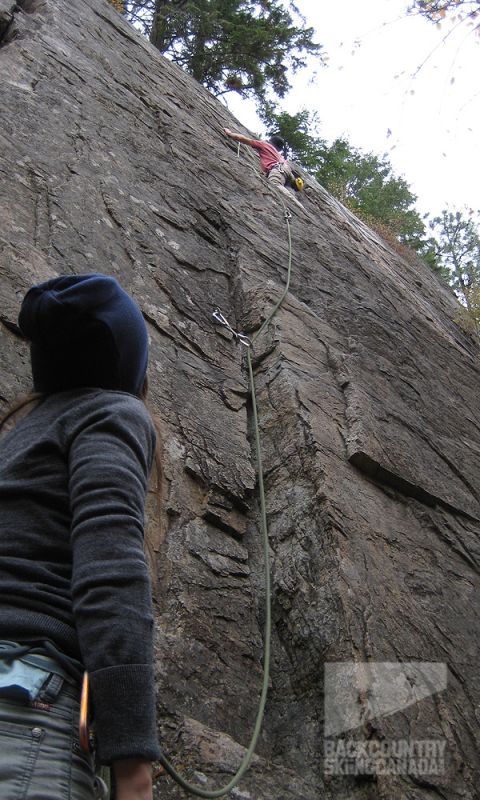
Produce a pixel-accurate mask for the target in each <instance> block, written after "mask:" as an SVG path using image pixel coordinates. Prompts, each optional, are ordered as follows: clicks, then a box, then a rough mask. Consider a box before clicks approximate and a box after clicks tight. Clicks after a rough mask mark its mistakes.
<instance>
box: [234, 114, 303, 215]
mask: <svg viewBox="0 0 480 800" xmlns="http://www.w3.org/2000/svg"><path fill="white" fill-rule="evenodd" d="M223 130H224V133H225V135H226V136H228V137H229V138H230V139H234V140H235V141H236V142H241V143H242V144H247V145H248V146H249V147H253V149H254V150H256V151H257V152H258V155H259V156H260V167H261V169H262V172H263V173H264V174H265V175H266V176H267V180H268V182H269V183H270V184H271V185H272V186H274V187H275V188H276V189H279V190H280V191H281V192H282V193H283V194H286V195H288V198H289V200H293V201H294V202H295V203H296V204H297V205H298V206H300V208H302V209H303V206H302V204H301V203H299V202H298V200H297V198H296V197H295V196H294V195H293V194H292V192H289V191H288V189H287V188H286V185H285V184H287V183H290V184H291V183H293V182H294V180H295V178H294V175H293V172H292V168H291V167H290V164H289V163H288V161H287V160H286V159H285V158H284V157H283V155H282V151H283V148H284V146H285V142H284V140H283V139H282V137H281V136H278V135H277V134H274V135H273V136H271V137H270V140H269V141H268V142H264V141H263V140H262V139H250V138H249V137H248V136H244V135H243V134H242V133H235V131H231V130H230V128H224V129H223Z"/></svg>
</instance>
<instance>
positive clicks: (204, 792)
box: [160, 200, 292, 798]
mask: <svg viewBox="0 0 480 800" xmlns="http://www.w3.org/2000/svg"><path fill="white" fill-rule="evenodd" d="M281 203H282V205H283V210H284V217H285V221H286V223H287V233H288V269H287V281H286V284H285V288H284V291H283V293H282V295H281V297H280V299H279V301H278V302H277V303H276V304H275V306H274V308H273V310H272V311H271V312H270V314H269V315H268V316H267V318H266V319H265V320H264V322H263V323H262V325H261V326H260V328H259V329H258V331H257V332H256V334H255V336H254V337H253V339H252V343H253V342H255V341H256V339H257V338H258V336H260V334H261V333H262V331H263V330H265V328H266V327H267V325H268V324H269V322H270V321H271V320H272V319H273V317H274V316H275V314H276V313H277V311H278V309H279V308H280V306H281V305H282V303H283V301H284V300H285V297H286V296H287V293H288V289H289V286H290V276H291V272H292V235H291V230H290V212H289V211H288V209H287V208H286V207H285V204H284V203H283V200H282V201H281ZM245 338H246V337H244V339H245ZM247 367H248V377H249V383H250V394H251V398H252V414H253V429H254V432H255V451H256V456H257V475H258V487H259V495H260V529H261V533H262V542H263V558H264V587H265V627H264V653H263V682H262V691H261V694H260V702H259V706H258V711H257V716H256V719H255V727H254V729H253V733H252V738H251V739H250V744H249V746H248V748H247V752H246V753H245V755H244V757H243V759H242V762H241V764H240V766H239V768H238V770H237V772H236V773H235V775H234V776H233V778H232V779H231V780H230V781H229V782H228V783H227V784H226V785H225V786H223V787H221V788H220V789H202V788H200V787H199V786H195V785H194V784H192V783H190V782H189V781H187V780H185V778H183V777H182V775H180V774H179V773H178V772H177V771H176V769H175V767H174V766H173V764H171V763H170V761H169V760H168V758H167V757H166V756H164V755H162V756H161V758H160V763H161V764H162V766H163V767H164V769H165V772H167V773H168V775H170V777H171V778H173V779H174V780H175V781H176V782H177V783H178V784H179V785H180V786H181V787H182V788H183V789H185V790H186V791H187V792H190V794H193V795H196V796H197V797H206V798H214V797H223V796H224V795H226V794H227V793H228V792H230V791H231V790H232V789H233V788H234V787H235V786H236V785H237V784H238V782H239V781H240V779H241V778H242V776H243V775H244V774H245V772H246V771H247V769H248V767H249V765H250V762H251V760H252V757H253V754H254V752H255V747H256V745H257V741H258V736H259V734H260V730H261V727H262V722H263V714H264V711H265V703H266V701H267V691H268V683H269V679H270V652H271V641H270V640H271V631H272V597H271V585H270V554H269V544H268V526H267V510H266V503H265V486H264V480H263V464H262V448H261V442H260V426H259V424H258V413H257V398H256V393H255V380H254V375H253V365H252V357H251V347H248V346H247Z"/></svg>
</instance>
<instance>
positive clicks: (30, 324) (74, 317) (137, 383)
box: [18, 274, 148, 395]
mask: <svg viewBox="0 0 480 800" xmlns="http://www.w3.org/2000/svg"><path fill="white" fill-rule="evenodd" d="M18 324H19V327H20V330H21V331H22V333H23V334H24V335H25V336H26V338H27V339H29V340H30V354H31V360H32V373H33V383H34V388H35V390H36V391H38V392H61V391H64V390H66V389H73V388H80V387H99V388H102V389H118V390H121V391H124V392H130V394H135V395H139V394H140V392H141V389H142V386H143V382H144V379H145V374H146V370H147V361H148V336H147V329H146V325H145V322H144V319H143V317H142V313H141V311H140V309H139V308H138V306H137V305H136V303H134V301H133V300H132V298H131V297H130V296H129V295H128V294H127V292H125V291H124V289H122V287H121V286H120V285H119V283H117V281H116V280H115V278H112V277H110V276H108V275H100V274H93V275H64V276H61V277H59V278H53V279H52V280H49V281H46V283H41V284H40V285H39V286H34V287H33V288H32V289H30V290H29V291H28V292H27V294H26V295H25V298H24V300H23V303H22V307H21V310H20V315H19V318H18Z"/></svg>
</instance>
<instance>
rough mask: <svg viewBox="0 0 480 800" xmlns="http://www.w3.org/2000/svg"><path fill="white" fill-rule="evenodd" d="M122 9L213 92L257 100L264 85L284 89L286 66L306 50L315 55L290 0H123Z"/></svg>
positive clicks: (316, 48)
mask: <svg viewBox="0 0 480 800" xmlns="http://www.w3.org/2000/svg"><path fill="white" fill-rule="evenodd" d="M126 11H127V17H129V18H130V20H131V21H133V22H135V23H137V24H140V25H141V27H142V28H143V30H144V32H145V33H147V34H149V35H150V39H151V41H152V42H153V44H155V46H156V47H158V49H159V50H160V51H161V52H162V53H165V55H167V56H168V57H169V58H171V59H172V60H173V61H175V62H176V63H177V64H179V66H181V67H182V68H183V69H185V70H186V71H187V72H189V73H190V74H191V75H193V77H194V78H196V80H198V81H199V82H200V83H203V85H204V86H206V87H207V88H208V89H210V91H212V92H213V93H214V94H216V95H219V94H224V93H226V92H229V91H237V92H239V93H240V94H241V95H242V96H244V97H254V98H256V99H257V100H258V101H259V103H260V105H262V104H263V103H264V102H265V98H266V93H267V91H268V90H269V89H270V90H272V91H273V92H274V93H275V94H276V95H277V96H278V97H283V96H284V95H285V94H286V92H287V91H288V90H289V88H290V84H289V82H288V72H289V70H291V71H292V72H296V70H298V69H299V68H301V67H303V66H305V64H306V59H307V56H308V55H316V56H319V57H320V50H321V47H320V45H319V44H317V43H315V42H314V41H313V35H314V31H313V28H307V27H305V20H304V19H303V18H302V17H300V16H299V14H298V11H297V9H296V7H295V5H294V4H293V2H289V3H288V4H284V3H282V2H281V0H258V2H257V1H256V0H176V1H175V0H172V1H171V2H165V0H143V1H142V2H128V0H127V2H126ZM295 17H297V18H298V24H297V23H296V22H295V19H294V18H295Z"/></svg>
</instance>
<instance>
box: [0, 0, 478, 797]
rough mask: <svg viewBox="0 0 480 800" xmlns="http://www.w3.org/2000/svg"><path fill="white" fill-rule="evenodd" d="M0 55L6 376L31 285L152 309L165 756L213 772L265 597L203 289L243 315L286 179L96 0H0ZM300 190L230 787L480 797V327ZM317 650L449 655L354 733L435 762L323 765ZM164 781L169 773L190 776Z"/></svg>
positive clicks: (167, 787)
mask: <svg viewBox="0 0 480 800" xmlns="http://www.w3.org/2000/svg"><path fill="white" fill-rule="evenodd" d="M0 75H1V87H2V102H1V107H0V115H1V127H0V175H1V182H0V202H1V219H2V225H1V229H0V278H1V281H0V361H1V380H2V385H1V387H0V394H1V400H2V403H3V404H6V403H7V402H9V401H10V400H11V399H12V398H13V397H14V396H15V395H16V394H17V393H18V392H19V391H22V390H25V389H27V388H28V353H27V348H26V346H25V343H24V342H23V341H22V340H21V338H20V336H19V331H18V329H17V328H16V317H17V313H18V307H19V303H20V301H21V298H22V296H23V294H24V292H25V291H26V289H27V288H28V287H29V286H30V285H31V284H32V283H33V282H38V281H41V280H45V279H47V278H50V277H52V276H54V275H56V274H62V273H69V272H89V271H96V270H98V271H104V272H107V273H109V274H112V275H115V276H116V277H118V279H119V280H120V281H121V282H122V284H123V285H124V286H125V287H126V288H127V290H129V291H130V292H131V293H132V294H133V295H134V297H135V298H136V300H137V301H138V303H139V304H140V306H141V308H142V311H143V313H144V316H145V319H146V320H147V323H148V327H149V333H150V337H151V348H152V357H151V368H150V377H151V388H152V399H153V405H154V407H155V409H156V410H157V411H158V413H159V415H160V417H161V420H162V428H163V438H164V481H163V487H162V498H161V503H160V504H159V505H157V503H156V500H155V493H154V492H152V493H151V495H150V497H149V542H150V551H151V554H152V569H153V571H154V574H155V602H156V609H157V625H158V712H159V725H160V730H161V734H162V739H163V742H164V744H165V749H166V750H167V751H168V752H169V753H170V754H171V755H172V757H173V760H174V762H175V763H176V764H177V765H178V766H179V767H180V769H181V770H183V771H185V772H186V773H187V774H189V775H190V776H192V775H193V774H194V773H196V774H197V776H199V777H200V779H202V774H203V773H205V774H207V775H208V776H209V777H211V778H212V779H215V780H216V781H217V783H219V782H226V781H227V780H228V779H229V777H230V776H231V774H232V772H233V771H234V770H235V769H236V766H237V765H238V763H239V760H240V758H241V755H242V753H243V748H244V747H245V746H246V745H247V744H248V740H249V736H250V732H251V730H252V728H253V723H254V719H255V713H256V706H257V702H258V697H259V694H260V688H261V680H262V649H263V642H262V637H263V621H264V597H263V588H262V586H263V583H262V555H261V543H260V538H259V530H258V500H257V491H256V485H255V480H256V479H255V463H254V457H253V439H252V422H251V413H250V405H249V400H248V383H247V375H246V370H245V364H244V353H243V352H242V348H241V346H238V345H236V344H235V343H234V341H232V338H231V336H230V335H229V334H228V332H226V331H224V330H222V329H218V328H216V327H215V326H214V325H213V321H212V311H213V309H214V308H215V307H216V306H219V307H220V308H221V309H222V311H223V313H224V314H225V315H226V316H227V318H228V319H229V321H230V323H231V324H232V326H233V327H234V328H236V329H243V330H247V331H252V330H254V329H256V328H258V326H259V325H260V323H261V322H262V320H263V319H265V315H266V314H267V313H268V310H269V309H270V308H271V307H272V305H273V304H274V303H275V302H276V300H277V298H278V297H279V296H280V294H281V291H282V287H283V286H284V283H285V280H286V267H287V258H288V246H287V226H286V221H285V218H284V213H283V208H282V203H281V202H280V198H278V197H277V196H276V195H275V194H274V193H273V192H272V191H271V190H270V189H269V188H268V187H267V186H266V184H265V182H264V180H263V179H262V178H261V176H260V174H259V171H258V164H257V161H256V156H255V155H254V154H253V152H250V151H247V150H246V149H245V148H242V151H241V153H240V156H239V157H238V158H237V152H236V146H234V145H233V143H231V142H229V141H228V140H226V139H225V137H224V136H223V133H222V128H223V126H225V125H228V126H230V127H237V128H238V123H237V122H236V121H235V120H233V119H232V118H231V116H230V115H229V113H228V112H227V111H226V109H225V108H224V107H223V106H222V104H221V103H219V102H218V101H216V100H215V99H214V98H213V97H212V96H210V95H209V94H208V93H207V92H206V91H204V90H203V89H202V88H201V87H200V86H198V85H197V84H196V83H195V82H194V81H192V80H191V79H190V78H189V77H188V76H187V75H185V74H184V73H182V72H181V71H179V70H178V69H175V68H174V67H173V66H172V65H171V64H170V63H168V62H167V61H165V60H164V59H163V58H162V57H161V56H159V54H158V53H156V52H155V51H154V50H153V49H152V48H151V47H150V45H149V44H148V43H147V42H145V41H144V40H143V39H142V38H141V37H140V36H139V35H137V33H136V32H135V31H133V30H132V29H131V28H130V27H129V26H128V25H127V24H126V23H125V22H124V21H123V20H122V19H121V18H120V17H119V16H118V15H117V14H116V13H115V12H114V11H113V9H112V8H111V7H110V6H109V5H108V4H107V3H106V2H103V0H77V1H76V2H75V3H70V2H67V0H22V2H17V3H16V4H14V3H13V2H9V0H0ZM302 202H303V204H304V211H302V210H300V209H298V208H297V207H296V206H295V205H294V204H293V203H292V207H291V212H292V219H291V221H290V224H291V231H292V244H293V251H292V253H293V258H292V262H293V277H292V283H291V287H290V292H289V294H288V296H287V298H286V302H285V304H284V306H283V307H282V309H281V310H280V312H279V313H278V315H277V316H276V318H275V321H274V322H273V323H272V324H271V325H270V326H269V327H268V330H267V331H266V332H265V333H264V334H262V336H261V337H260V338H259V340H258V342H257V343H256V346H255V355H254V361H255V371H256V383H257V390H258V403H259V414H260V426H261V435H262V444H263V449H264V461H265V473H266V491H267V505H268V518H269V527H270V544H271V557H272V578H273V593H274V598H273V618H274V633H273V643H272V644H273V664H272V674H271V682H270V690H269V699H268V704H267V712H266V719H265V724H264V727H263V731H262V734H261V737H260V742H259V745H258V748H257V756H256V757H255V759H254V762H253V764H252V768H251V770H250V772H249V773H248V775H247V776H246V777H245V778H244V780H243V781H242V783H241V785H240V788H239V789H238V790H235V792H234V793H232V796H236V797H238V798H245V799H247V798H251V800H267V798H268V800H284V799H285V798H305V800H313V798H319V797H321V798H328V799H329V800H330V799H331V800H333V798H335V800H343V799H345V800H354V799H355V800H357V798H358V800H360V799H361V800H367V799H368V800H370V798H372V799H373V798H381V800H393V798H395V800H397V798H398V800H420V799H421V800H424V799H425V800H426V799H427V798H438V797H441V798H445V800H455V799H456V798H462V800H467V799H470V798H474V797H478V794H477V790H476V786H478V783H479V774H478V763H477V758H478V716H476V715H478V703H479V686H478V678H477V672H478V670H477V660H478V655H477V653H478V640H479V631H478V619H479V616H478V577H477V576H478V552H479V544H478V532H479V518H480V468H479V454H480V423H479V413H478V411H479V403H478V378H479V371H480V370H479V359H478V349H476V347H475V345H474V343H473V342H472V341H471V340H470V339H468V337H466V336H465V335H464V334H463V333H462V332H461V331H460V330H459V329H458V327H457V326H456V325H455V324H454V322H453V321H452V319H453V316H454V313H455V300H454V299H453V297H452V296H451V294H450V293H449V292H448V291H447V290H446V289H444V288H442V287H441V286H440V284H437V282H436V279H435V278H434V277H433V276H432V275H431V273H430V272H429V270H428V269H427V268H426V267H425V266H424V265H423V264H421V263H417V264H413V265H412V264H410V263H407V262H406V261H404V260H402V259H401V258H400V257H399V256H398V255H396V254H395V253H394V252H392V251H391V250H390V249H389V248H388V247H387V246H386V245H385V244H384V243H383V242H382V241H381V240H380V239H379V238H378V237H377V236H376V235H375V234H374V233H372V232H371V231H370V230H369V229H368V228H366V227H365V226H364V225H363V224H362V223H360V222H359V221H358V220H357V219H355V218H354V217H353V216H352V215H351V214H350V213H349V212H347V211H346V210H345V209H344V208H343V207H341V206H340V205H339V204H338V203H336V202H335V201H334V200H333V199H332V198H331V197H329V196H328V195H327V194H326V193H325V192H324V191H323V190H322V188H321V187H319V186H318V185H317V184H315V183H314V182H313V181H311V180H309V179H307V189H306V192H305V195H304V197H303V199H302ZM330 662H347V663H348V662H357V663H358V664H363V663H364V662H368V663H370V662H392V663H394V662H397V663H399V664H400V665H401V664H404V663H405V662H409V663H410V662H437V663H440V664H446V665H447V667H448V685H447V688H446V689H444V690H443V691H436V692H434V693H433V694H432V693H431V694H430V695H429V696H426V697H424V699H422V700H420V701H418V702H411V704H410V705H408V704H407V705H405V703H404V704H403V705H402V706H401V710H398V711H395V712H394V713H392V712H391V710H390V712H388V713H380V714H379V715H377V716H375V715H373V718H368V715H367V716H366V715H364V716H363V719H364V720H365V721H364V722H363V724H362V725H360V726H357V727H356V729H355V730H354V731H353V732H352V731H350V732H349V734H350V733H352V735H353V736H354V737H355V738H357V739H360V740H378V741H393V740H395V741H396V740H408V741H411V740H425V739H428V740H439V741H442V742H444V743H445V748H446V749H445V769H444V770H443V771H441V773H440V774H438V775H428V776H426V775H417V774H416V773H415V770H411V771H410V774H400V775H394V774H388V775H377V776H341V775H337V776H329V775H326V774H324V761H323V759H324V741H325V737H324V733H325V731H324V665H325V663H330ZM437 688H438V687H437ZM432 691H433V690H432ZM387 693H388V692H387ZM417 696H418V695H417ZM357 701H358V703H359V704H360V706H362V704H363V706H365V708H366V707H367V704H368V697H366V696H365V694H364V695H362V694H360V695H359V697H358V698H357ZM345 735H346V734H345ZM342 740H343V739H342V736H337V737H336V738H335V739H334V741H335V742H338V741H342ZM162 780H163V782H162V783H161V784H159V790H158V792H159V793H158V796H159V797H160V796H161V797H162V798H177V797H178V798H179V797H182V796H183V792H182V791H181V790H180V789H178V788H177V787H175V786H174V785H173V784H172V783H171V782H170V780H167V779H162Z"/></svg>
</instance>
